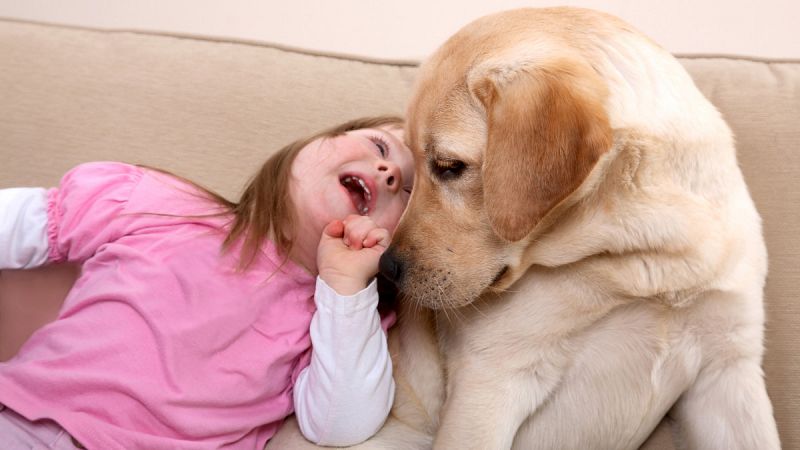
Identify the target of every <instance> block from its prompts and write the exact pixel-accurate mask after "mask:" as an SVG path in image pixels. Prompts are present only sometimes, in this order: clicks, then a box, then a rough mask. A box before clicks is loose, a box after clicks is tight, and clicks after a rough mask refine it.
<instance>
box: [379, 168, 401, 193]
mask: <svg viewBox="0 0 800 450" xmlns="http://www.w3.org/2000/svg"><path fill="white" fill-rule="evenodd" d="M378 182H379V183H380V184H382V185H385V186H386V187H387V188H388V189H389V191H390V192H393V193H394V192H397V191H398V190H399V189H400V188H401V187H402V186H403V174H402V172H400V167H398V166H397V164H395V163H393V162H392V161H386V160H381V161H378Z"/></svg>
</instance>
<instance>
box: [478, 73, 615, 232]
mask: <svg viewBox="0 0 800 450" xmlns="http://www.w3.org/2000/svg"><path fill="white" fill-rule="evenodd" d="M579 69H580V68H578V69H576V68H573V67H570V66H569V65H566V64H562V65H561V66H551V67H549V68H533V69H530V68H517V69H515V70H513V71H510V70H508V69H504V70H489V71H485V72H484V73H483V74H482V75H481V76H478V77H476V78H473V80H472V82H471V83H470V90H471V92H472V94H473V95H474V96H475V97H476V98H477V99H478V100H479V101H480V102H481V103H482V104H483V106H484V108H485V109H486V120H487V128H488V136H487V146H486V153H485V156H484V161H483V189H484V205H485V207H486V211H487V213H488V215H489V220H490V222H491V225H492V229H493V230H494V231H495V233H497V234H498V235H499V236H500V237H502V238H503V239H506V240H508V241H512V242H513V241H518V240H520V239H522V238H524V237H525V236H526V235H527V234H528V233H530V232H531V231H532V230H533V228H534V226H535V225H536V224H537V223H538V222H539V220H541V219H542V217H544V215H545V214H547V212H548V211H550V209H552V208H553V207H554V206H555V205H556V204H558V203H559V202H560V201H561V200H563V199H564V198H566V197H567V196H568V195H569V194H570V193H572V192H573V191H575V189H577V188H578V186H579V185H580V184H581V182H583V180H584V179H585V178H586V176H587V175H588V174H589V172H590V171H591V169H592V168H593V167H594V165H595V163H596V162H597V160H598V158H599V157H600V156H601V155H602V154H603V153H604V152H606V151H607V150H609V148H610V147H611V142H612V134H611V127H610V126H609V123H608V116H607V114H606V112H605V109H604V107H603V104H602V102H603V100H604V99H605V96H606V87H605V85H604V83H602V82H600V80H599V79H598V78H599V77H598V76H597V75H596V74H595V73H593V72H592V73H587V72H586V71H582V70H579Z"/></svg>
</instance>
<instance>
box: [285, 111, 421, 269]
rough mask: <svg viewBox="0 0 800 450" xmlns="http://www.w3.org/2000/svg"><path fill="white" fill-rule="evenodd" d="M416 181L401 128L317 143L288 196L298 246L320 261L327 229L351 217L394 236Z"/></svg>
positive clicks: (307, 150) (300, 159)
mask: <svg viewBox="0 0 800 450" xmlns="http://www.w3.org/2000/svg"><path fill="white" fill-rule="evenodd" d="M413 181H414V160H413V157H412V155H411V150H410V149H409V148H408V147H406V146H405V145H404V144H403V130H402V129H401V128H399V127H397V126H391V125H387V126H382V127H378V128H367V129H360V130H354V131H349V132H347V133H345V134H343V135H341V136H337V137H334V138H322V139H318V140H316V141H313V142H312V143H310V144H308V145H307V146H305V147H304V148H303V149H302V150H300V152H299V153H298V154H297V156H296V158H295V160H294V162H293V163H292V172H291V180H290V182H289V192H290V195H291V197H292V201H293V203H294V205H295V208H296V211H297V215H298V218H297V228H298V229H297V233H298V234H297V235H296V237H295V245H296V246H301V247H302V246H304V245H303V244H304V243H307V242H308V243H309V244H307V245H305V247H312V246H313V249H309V248H307V249H306V251H307V252H308V251H312V250H313V252H314V255H316V246H317V244H318V243H319V238H320V236H321V235H322V230H323V228H325V226H326V225H327V224H328V223H329V222H330V221H332V220H334V219H344V218H345V217H347V216H348V215H349V214H360V215H368V216H370V218H372V220H373V221H374V222H375V223H376V224H377V225H378V226H380V227H382V228H386V229H387V230H389V232H393V231H394V229H395V227H396V226H397V223H398V222H399V221H400V216H401V215H402V214H403V211H404V210H405V207H406V204H407V203H408V197H409V196H410V195H411V186H412V184H413ZM310 241H313V243H312V242H310ZM298 250H302V249H298ZM309 268H310V267H309Z"/></svg>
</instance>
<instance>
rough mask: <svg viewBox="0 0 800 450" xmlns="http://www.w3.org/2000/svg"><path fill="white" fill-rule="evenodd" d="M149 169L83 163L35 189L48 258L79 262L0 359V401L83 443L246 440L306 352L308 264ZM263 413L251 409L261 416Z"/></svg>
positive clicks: (285, 397) (232, 444)
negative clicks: (55, 304)
mask: <svg viewBox="0 0 800 450" xmlns="http://www.w3.org/2000/svg"><path fill="white" fill-rule="evenodd" d="M216 208H217V207H216V206H215V204H213V203H211V202H207V201H203V200H202V196H201V194H200V193H199V192H198V191H196V190H195V189H194V188H192V187H190V186H189V185H186V184H184V183H182V182H180V181H177V180H175V179H173V178H171V177H169V176H166V175H162V174H160V173H157V172H152V171H145V170H142V169H140V168H137V167H133V166H128V165H124V164H115V163H92V164H85V165H82V166H79V167H78V168H76V169H74V170H73V171H71V172H70V173H68V174H67V175H66V176H65V177H64V179H63V181H62V184H61V186H60V188H58V189H52V190H50V191H49V192H48V230H47V234H48V237H49V248H50V254H49V259H50V261H78V262H82V263H83V271H82V274H81V276H80V278H79V279H78V280H77V282H76V283H75V286H74V288H73V289H72V291H71V292H70V293H69V295H68V296H67V298H66V300H65V301H64V305H63V307H62V309H61V311H60V314H59V317H58V319H57V320H55V321H54V322H52V323H50V324H48V325H46V326H44V327H43V328H41V329H39V330H38V331H37V332H36V333H34V335H33V336H32V337H31V339H30V340H29V341H28V342H27V343H26V344H25V345H24V346H23V348H22V349H21V350H20V352H19V354H18V355H17V356H16V357H14V358H13V359H11V360H10V361H8V362H7V363H2V364H0V403H3V404H6V405H7V406H9V407H10V408H12V409H14V410H16V411H17V412H19V413H20V414H22V415H24V416H26V417H27V418H29V419H30V420H36V419H40V418H51V419H53V420H56V421H57V422H58V423H59V424H61V425H62V426H63V427H64V428H66V429H67V431H68V432H69V433H71V434H72V435H73V436H75V437H76V438H77V439H78V440H79V441H81V442H82V443H83V444H84V445H85V446H86V447H87V448H91V449H95V448H97V449H126V450H127V449H134V448H146V449H152V450H156V449H175V448H180V449H194V448H196V449H209V448H247V449H253V448H262V447H263V445H264V444H265V442H266V441H267V440H268V439H269V438H270V437H271V436H272V435H273V434H274V433H275V432H276V430H277V427H278V426H279V425H280V424H281V422H282V420H283V418H284V417H286V416H287V415H289V414H291V412H292V410H293V407H292V386H293V383H294V381H295V380H296V378H297V376H298V374H299V373H300V371H301V370H302V369H303V368H305V367H306V366H307V365H308V363H309V358H310V353H311V352H310V346H311V341H310V338H309V331H308V330H309V323H310V321H311V318H312V315H313V314H314V311H315V306H314V300H313V293H314V285H315V282H314V281H315V280H314V278H313V277H312V276H311V275H310V274H308V273H307V272H305V271H304V270H302V269H301V268H300V267H298V266H296V265H295V264H293V263H291V262H288V261H287V262H285V263H284V264H283V265H282V266H281V265H280V263H281V261H282V259H281V258H280V257H279V256H278V255H277V254H276V251H275V248H274V246H273V245H272V244H271V243H268V244H265V245H264V246H263V251H262V253H261V254H259V255H258V256H257V258H256V259H255V261H253V265H252V267H251V268H250V270H248V271H247V272H245V273H241V272H237V271H236V264H237V262H238V260H237V257H238V248H233V249H232V251H231V252H229V253H226V254H221V253H220V244H221V242H222V240H223V239H224V237H225V231H224V227H225V225H226V223H227V222H228V220H229V219H230V218H229V217H228V216H205V217H202V215H204V214H213V213H215V212H217V211H218V210H217V209H216ZM265 424H266V425H265Z"/></svg>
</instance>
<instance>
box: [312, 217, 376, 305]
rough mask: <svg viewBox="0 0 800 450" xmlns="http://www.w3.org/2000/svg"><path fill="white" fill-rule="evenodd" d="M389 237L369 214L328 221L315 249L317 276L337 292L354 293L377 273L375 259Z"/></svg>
mask: <svg viewBox="0 0 800 450" xmlns="http://www.w3.org/2000/svg"><path fill="white" fill-rule="evenodd" d="M390 239H391V236H390V235H389V231H388V230H386V229H385V228H379V227H378V226H377V225H376V224H375V222H373V221H372V219H371V218H370V217H369V216H357V215H350V216H347V218H345V219H344V221H341V220H334V221H332V222H330V223H329V224H328V225H327V226H326V227H325V229H324V230H323V232H322V237H321V238H320V241H319V247H318V248H317V268H318V269H319V276H320V278H322V279H323V280H325V282H326V283H327V284H328V286H330V287H331V288H332V289H333V290H335V291H336V292H337V293H338V294H339V295H353V294H355V293H357V292H359V291H360V290H362V289H364V288H365V287H367V284H368V282H369V280H371V279H372V277H374V276H375V274H376V273H378V261H379V260H380V257H381V255H382V254H383V252H384V250H386V247H388V246H389V241H390Z"/></svg>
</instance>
